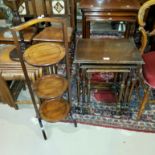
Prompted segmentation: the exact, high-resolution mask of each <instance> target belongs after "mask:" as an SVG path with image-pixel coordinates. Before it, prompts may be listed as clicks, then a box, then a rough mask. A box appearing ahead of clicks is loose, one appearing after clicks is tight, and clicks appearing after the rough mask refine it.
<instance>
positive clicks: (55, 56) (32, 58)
mask: <svg viewBox="0 0 155 155" xmlns="http://www.w3.org/2000/svg"><path fill="white" fill-rule="evenodd" d="M64 56H65V48H64V47H63V46H62V45H60V44H58V43H38V44H35V45H32V46H30V47H29V48H28V49H26V50H25V52H24V55H23V57H24V60H25V61H26V62H27V63H28V64H30V65H33V66H50V65H53V64H56V63H58V62H59V61H60V60H62V59H63V58H64Z"/></svg>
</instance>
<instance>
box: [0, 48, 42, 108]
mask: <svg viewBox="0 0 155 155" xmlns="http://www.w3.org/2000/svg"><path fill="white" fill-rule="evenodd" d="M15 49H16V47H15V46H14V45H5V46H1V47H0V74H1V76H2V78H3V79H2V80H1V81H2V83H3V84H2V85H1V86H0V87H1V88H0V89H4V88H5V90H6V91H4V92H5V96H6V97H5V96H4V95H3V96H4V97H5V100H3V102H5V103H7V104H8V105H10V106H12V107H14V108H18V104H19V103H31V102H30V101H28V100H27V101H26V100H21V101H20V100H17V98H18V95H19V93H20V91H21V89H23V87H24V81H25V76H24V73H23V71H22V68H21V64H20V62H17V61H13V60H11V59H10V52H11V51H12V50H15ZM26 67H27V70H28V76H29V78H30V80H31V81H33V82H34V81H35V80H36V79H37V78H39V77H41V76H42V68H36V67H33V66H30V65H26ZM4 80H5V82H3V81H4ZM6 81H10V85H7V83H6Z"/></svg>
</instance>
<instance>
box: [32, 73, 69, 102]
mask: <svg viewBox="0 0 155 155" xmlns="http://www.w3.org/2000/svg"><path fill="white" fill-rule="evenodd" d="M67 87H68V81H67V80H66V79H65V78H63V77H62V76H60V75H56V74H52V75H46V76H43V77H42V78H40V79H38V80H37V81H36V82H35V83H34V91H35V92H36V94H37V96H38V97H40V98H44V99H53V98H56V97H60V96H61V95H63V93H64V92H65V91H66V90H67Z"/></svg>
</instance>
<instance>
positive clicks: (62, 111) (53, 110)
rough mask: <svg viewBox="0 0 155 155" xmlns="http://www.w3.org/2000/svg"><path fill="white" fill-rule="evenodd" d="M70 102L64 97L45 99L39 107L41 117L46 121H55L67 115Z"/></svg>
mask: <svg viewBox="0 0 155 155" xmlns="http://www.w3.org/2000/svg"><path fill="white" fill-rule="evenodd" d="M69 111H70V104H69V103H68V102H67V101H66V100H64V99H56V100H50V101H45V102H43V103H42V105H41V106H40V108H39V112H40V115H41V117H42V118H43V119H44V120H45V121H48V122H57V121H59V120H63V119H64V118H65V117H67V115H68V113H69Z"/></svg>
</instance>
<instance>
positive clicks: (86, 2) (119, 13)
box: [80, 0, 140, 38]
mask: <svg viewBox="0 0 155 155" xmlns="http://www.w3.org/2000/svg"><path fill="white" fill-rule="evenodd" d="M139 7H140V5H139V2H138V1H137V0H130V1H124V0H110V1H109V0H104V1H103V0H81V1H80V8H81V11H82V32H83V38H89V37H90V22H92V21H106V20H107V21H125V22H127V23H128V24H127V27H126V32H125V36H126V37H129V36H130V35H132V34H133V32H134V27H135V23H136V19H137V13H138V9H139Z"/></svg>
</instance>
